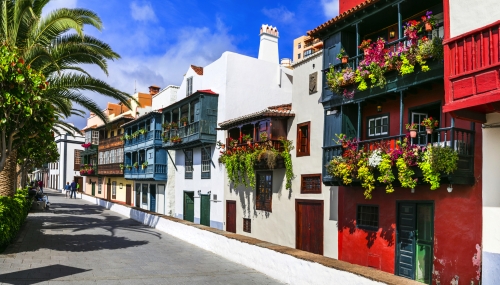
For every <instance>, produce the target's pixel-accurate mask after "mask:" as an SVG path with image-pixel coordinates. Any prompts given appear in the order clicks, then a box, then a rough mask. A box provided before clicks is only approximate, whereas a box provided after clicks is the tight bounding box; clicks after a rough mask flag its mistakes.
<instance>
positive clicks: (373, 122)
mask: <svg viewBox="0 0 500 285" xmlns="http://www.w3.org/2000/svg"><path fill="white" fill-rule="evenodd" d="M367 129H368V137H379V136H387V135H389V115H384V116H377V117H369V118H368V128H367Z"/></svg>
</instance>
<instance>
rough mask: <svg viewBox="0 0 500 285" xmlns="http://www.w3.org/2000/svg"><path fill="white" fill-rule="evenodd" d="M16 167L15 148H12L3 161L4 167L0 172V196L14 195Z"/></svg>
mask: <svg viewBox="0 0 500 285" xmlns="http://www.w3.org/2000/svg"><path fill="white" fill-rule="evenodd" d="M16 167H17V149H13V150H12V151H11V152H10V153H9V156H8V157H7V160H6V161H5V168H4V169H3V170H2V171H1V172H0V181H1V182H0V196H10V197H12V196H14V193H15V192H16V176H17V171H16Z"/></svg>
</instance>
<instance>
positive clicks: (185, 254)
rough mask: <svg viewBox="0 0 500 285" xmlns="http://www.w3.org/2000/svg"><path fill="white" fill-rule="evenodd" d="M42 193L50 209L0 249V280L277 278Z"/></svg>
mask: <svg viewBox="0 0 500 285" xmlns="http://www.w3.org/2000/svg"><path fill="white" fill-rule="evenodd" d="M45 192H46V193H48V194H49V195H50V196H49V198H50V202H51V203H52V205H51V207H50V210H49V211H45V212H34V213H30V214H29V216H28V219H27V222H26V224H25V226H24V228H23V229H22V231H21V233H20V235H19V238H18V240H17V241H16V243H14V244H13V245H11V246H10V247H9V248H7V249H6V251H5V252H4V253H3V254H0V283H1V284H16V285H17V284H155V285H158V284H239V285H243V284H278V282H277V281H276V280H274V279H271V278H270V277H268V276H266V275H264V274H262V273H259V272H257V271H255V270H253V269H250V268H247V267H245V266H242V265H239V264H236V263H233V262H231V261H229V260H227V259H225V258H222V257H220V256H218V255H215V254H212V253H210V252H208V251H205V250H202V249H200V248H197V247H195V246H193V245H190V244H188V243H186V242H184V241H181V240H179V239H177V238H174V237H172V236H169V235H167V234H165V233H162V232H160V231H157V230H155V229H152V228H149V227H146V226H144V225H142V224H140V223H138V222H136V221H134V220H131V219H127V218H125V217H123V216H120V215H118V214H116V213H114V212H111V211H109V210H106V209H104V208H101V207H98V206H95V205H92V204H90V203H88V202H86V201H83V200H81V199H69V198H68V199H66V198H65V197H64V196H63V195H62V194H59V193H56V192H55V191H51V190H46V191H45ZM2 282H3V283H2Z"/></svg>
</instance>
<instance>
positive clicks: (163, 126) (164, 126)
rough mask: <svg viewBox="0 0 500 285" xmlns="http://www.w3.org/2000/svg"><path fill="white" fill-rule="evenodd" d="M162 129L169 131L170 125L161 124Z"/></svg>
mask: <svg viewBox="0 0 500 285" xmlns="http://www.w3.org/2000/svg"><path fill="white" fill-rule="evenodd" d="M161 126H162V128H164V129H165V130H169V129H170V124H169V123H167V122H165V123H163V124H161Z"/></svg>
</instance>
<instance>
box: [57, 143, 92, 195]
mask: <svg viewBox="0 0 500 285" xmlns="http://www.w3.org/2000/svg"><path fill="white" fill-rule="evenodd" d="M54 140H55V142H56V144H57V148H58V150H59V170H58V174H59V178H58V180H59V182H58V185H59V188H63V187H64V185H66V182H69V183H71V181H72V180H73V178H74V177H75V176H80V172H79V171H75V170H74V164H75V150H82V151H83V147H82V146H81V145H82V144H83V143H84V142H85V137H83V136H81V135H78V134H74V136H72V135H69V134H64V135H60V136H57V137H55V139H54ZM65 153H66V157H65ZM51 172H52V171H51ZM64 173H66V180H64ZM51 174H52V173H51ZM84 183H85V182H84Z"/></svg>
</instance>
